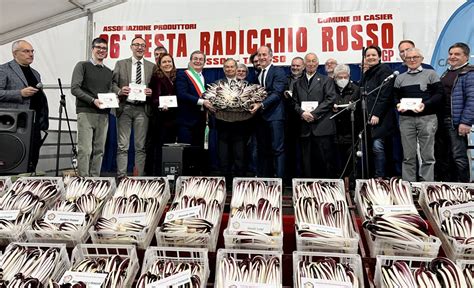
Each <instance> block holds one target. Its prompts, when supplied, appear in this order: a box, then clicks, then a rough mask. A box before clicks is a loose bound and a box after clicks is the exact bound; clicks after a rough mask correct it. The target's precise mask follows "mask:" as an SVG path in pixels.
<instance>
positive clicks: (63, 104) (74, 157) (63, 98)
mask: <svg viewBox="0 0 474 288" xmlns="http://www.w3.org/2000/svg"><path fill="white" fill-rule="evenodd" d="M58 84H59V90H60V91H61V95H60V96H61V100H60V101H59V124H58V141H57V144H56V145H57V146H56V176H59V153H60V152H61V133H62V131H61V123H62V116H63V108H64V112H65V115H66V123H67V127H68V130H69V138H70V140H71V146H72V168H73V169H74V173H75V174H77V171H76V166H77V150H76V145H74V140H73V139H72V131H71V124H70V122H69V115H68V114H67V108H66V95H64V93H63V86H62V85H61V79H60V78H58Z"/></svg>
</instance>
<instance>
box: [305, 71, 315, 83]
mask: <svg viewBox="0 0 474 288" xmlns="http://www.w3.org/2000/svg"><path fill="white" fill-rule="evenodd" d="M315 74H316V72H314V73H313V74H311V75H309V74H308V73H306V79H308V82H309V80H311V78H313V77H314V75H315Z"/></svg>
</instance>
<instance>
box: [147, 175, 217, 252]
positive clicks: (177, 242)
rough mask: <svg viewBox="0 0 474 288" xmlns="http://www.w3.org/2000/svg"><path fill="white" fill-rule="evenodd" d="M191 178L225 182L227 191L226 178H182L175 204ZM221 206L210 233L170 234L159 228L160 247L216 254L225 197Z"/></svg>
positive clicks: (178, 184) (179, 180)
mask: <svg viewBox="0 0 474 288" xmlns="http://www.w3.org/2000/svg"><path fill="white" fill-rule="evenodd" d="M190 178H207V179H215V180H217V181H223V182H224V191H225V179H224V177H194V176H180V177H178V179H177V180H176V194H175V198H174V200H173V202H175V201H177V200H178V199H179V196H180V191H181V188H182V185H183V182H184V181H185V180H188V179H190ZM219 204H220V207H221V210H220V212H219V217H218V222H217V223H216V225H214V227H212V229H211V232H210V233H206V234H199V233H170V232H162V231H160V229H161V228H160V227H158V228H157V229H156V231H155V234H156V242H157V243H158V245H159V246H165V247H193V248H207V249H209V252H215V251H216V246H217V239H218V237H219V231H220V226H221V221H222V214H223V211H224V204H225V195H224V199H223V200H222V202H221V203H219Z"/></svg>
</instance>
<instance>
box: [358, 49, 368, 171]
mask: <svg viewBox="0 0 474 288" xmlns="http://www.w3.org/2000/svg"><path fill="white" fill-rule="evenodd" d="M365 49H366V48H365V47H362V61H361V62H360V75H361V76H360V85H359V88H360V102H361V107H362V123H364V129H362V134H363V137H362V138H361V141H362V142H363V145H362V149H363V152H362V157H363V158H362V159H361V160H362V161H361V166H362V167H361V176H362V179H365V171H366V169H367V177H368V176H369V174H370V173H369V149H368V147H367V143H368V142H367V129H366V127H367V96H368V95H369V94H366V91H365V88H364V87H362V84H363V83H364V62H365Z"/></svg>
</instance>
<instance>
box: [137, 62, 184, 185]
mask: <svg viewBox="0 0 474 288" xmlns="http://www.w3.org/2000/svg"><path fill="white" fill-rule="evenodd" d="M175 81H176V67H175V65H174V60H173V58H172V57H171V55H170V54H162V55H161V56H160V58H159V59H158V63H157V66H155V70H154V71H153V75H152V76H151V79H150V83H149V84H148V86H149V87H150V88H151V90H152V94H151V101H152V116H151V117H150V124H149V126H148V127H149V128H148V135H147V137H148V138H147V142H148V143H147V158H146V163H145V170H146V173H147V175H149V176H151V175H162V171H161V159H162V153H161V149H162V146H163V144H165V143H175V142H176V137H177V126H176V109H177V108H169V107H166V106H164V107H160V106H163V105H160V98H161V96H170V95H176V87H175Z"/></svg>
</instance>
